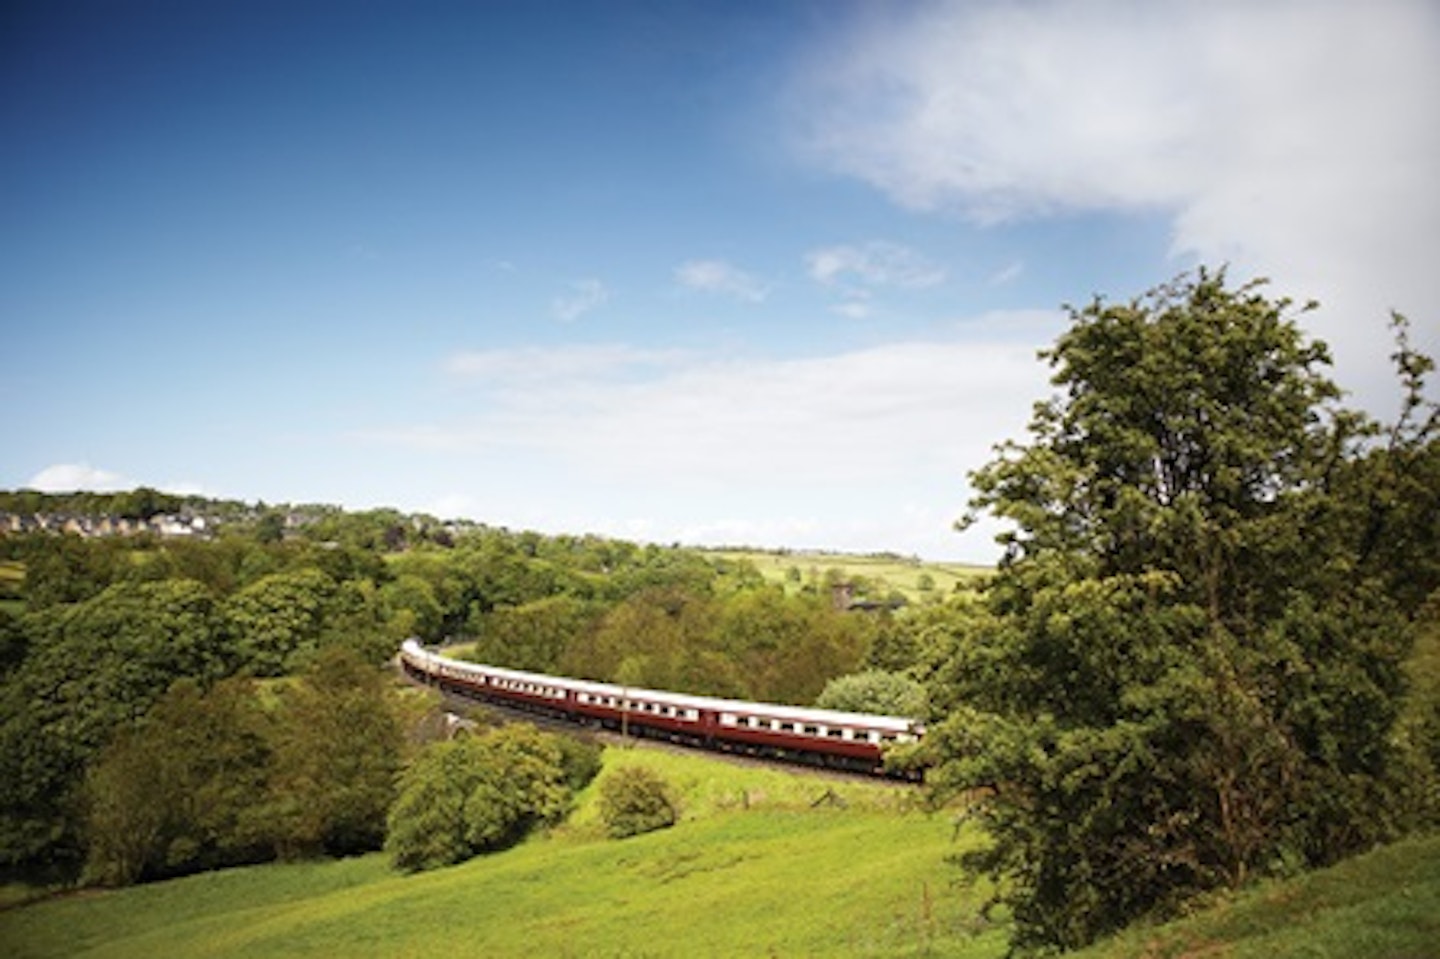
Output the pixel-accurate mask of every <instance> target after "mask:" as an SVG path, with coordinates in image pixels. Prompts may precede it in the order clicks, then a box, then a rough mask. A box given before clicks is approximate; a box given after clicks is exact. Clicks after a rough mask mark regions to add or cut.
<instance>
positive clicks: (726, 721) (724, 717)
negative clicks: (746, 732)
mask: <svg viewBox="0 0 1440 959" xmlns="http://www.w3.org/2000/svg"><path fill="white" fill-rule="evenodd" d="M737 723H738V720H737V719H736V717H735V714H734V713H721V714H720V725H722V726H734V725H736V724H737Z"/></svg>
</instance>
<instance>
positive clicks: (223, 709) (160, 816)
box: [85, 679, 273, 885]
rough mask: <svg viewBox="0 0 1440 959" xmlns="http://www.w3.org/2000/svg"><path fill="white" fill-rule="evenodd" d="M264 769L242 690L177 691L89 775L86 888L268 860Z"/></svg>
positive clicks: (257, 728)
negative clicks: (87, 880) (87, 886)
mask: <svg viewBox="0 0 1440 959" xmlns="http://www.w3.org/2000/svg"><path fill="white" fill-rule="evenodd" d="M270 768H271V751H270V744H269V741H268V737H267V728H266V718H265V716H264V713H263V712H262V711H261V709H260V706H259V704H258V702H257V700H256V698H255V695H254V691H253V689H252V688H251V684H250V683H249V681H247V680H238V679H236V680H227V681H225V682H222V683H219V684H217V685H215V686H214V687H212V688H211V689H210V690H208V691H202V690H201V688H200V686H199V685H198V684H196V683H195V682H194V681H193V680H188V679H182V680H180V681H178V682H177V683H176V684H175V685H174V686H172V687H171V688H170V690H169V692H167V693H166V695H165V697H164V698H162V699H161V700H160V702H158V703H156V705H155V707H154V708H153V709H152V710H151V711H150V712H149V713H148V714H147V715H146V717H145V719H144V720H143V721H142V722H141V723H140V724H139V725H137V726H135V727H132V728H129V729H126V730H123V731H122V732H121V733H120V734H119V735H117V736H116V737H115V739H113V740H112V741H111V743H110V744H109V745H108V746H107V747H106V748H105V750H104V751H103V752H102V753H101V754H100V756H99V757H98V759H97V760H96V762H95V763H94V764H92V765H91V766H90V769H89V773H88V776H87V780H86V799H87V806H88V813H87V817H86V834H87V861H86V869H85V872H86V876H87V878H88V879H90V880H91V881H94V882H101V883H106V884H110V885H125V884H128V883H131V882H135V881H136V880H139V879H142V878H152V877H157V876H165V875H175V874H179V873H185V872H192V871H195V870H198V869H210V868H216V867H219V866H227V865H236V864H239V863H245V862H256V861H260V860H263V859H267V858H270V857H271V856H272V855H273V853H272V851H271V848H272V847H271V845H270V842H269V825H268V816H267V815H266V812H265V805H266V802H265V800H266V789H267V780H268V777H269V774H270Z"/></svg>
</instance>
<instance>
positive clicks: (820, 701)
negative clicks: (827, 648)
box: [815, 669, 925, 716]
mask: <svg viewBox="0 0 1440 959" xmlns="http://www.w3.org/2000/svg"><path fill="white" fill-rule="evenodd" d="M815 705H816V706H819V707H820V708H821V709H838V710H841V711H843V712H851V713H878V714H880V715H883V716H922V715H924V714H925V687H924V686H922V685H920V684H919V683H917V682H916V681H915V680H913V679H911V678H909V677H908V676H904V675H902V674H900V673H889V672H886V671H885V670H883V669H867V670H865V671H864V672H862V673H849V674H847V675H845V676H837V677H835V678H834V679H832V680H830V682H828V683H826V684H825V689H824V690H823V691H822V692H821V693H820V695H819V697H818V698H816V700H815Z"/></svg>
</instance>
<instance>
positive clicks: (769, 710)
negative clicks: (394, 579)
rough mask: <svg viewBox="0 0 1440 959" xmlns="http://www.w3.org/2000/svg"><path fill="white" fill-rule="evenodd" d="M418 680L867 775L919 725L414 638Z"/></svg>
mask: <svg viewBox="0 0 1440 959" xmlns="http://www.w3.org/2000/svg"><path fill="white" fill-rule="evenodd" d="M399 658H400V665H401V667H402V668H403V669H404V670H405V672H406V673H407V674H408V675H409V676H410V677H411V678H412V679H414V680H416V681H418V682H422V683H425V684H427V685H432V686H436V687H438V688H439V689H441V690H442V691H444V692H447V693H450V694H453V695H457V696H462V697H465V698H468V699H472V700H476V701H480V702H490V703H496V704H498V705H501V706H506V707H510V708H515V709H520V710H524V711H526V712H529V713H533V714H538V715H542V716H547V717H551V718H556V719H564V720H569V721H571V722H576V723H580V724H584V725H588V726H590V727H592V728H598V729H609V730H614V731H618V732H620V733H622V734H624V735H634V736H644V737H648V738H656V739H663V740H668V741H670V742H674V743H679V744H681V745H685V746H693V747H697V748H703V749H712V750H719V751H723V752H733V753H741V754H746V755H752V756H760V757H765V758H770V759H778V760H782V761H786V762H794V763H804V764H808V765H814V766H822V767H827V768H832V769H841V770H847V771H850V772H860V773H867V774H873V775H881V776H885V775H899V776H902V777H903V776H905V774H904V773H897V772H895V771H893V770H890V769H887V767H886V764H885V754H886V752H887V751H889V750H890V749H893V748H894V747H896V746H901V745H906V744H911V743H915V742H918V741H919V739H920V738H921V737H922V736H923V735H924V727H923V725H922V724H921V723H920V722H919V721H917V720H914V719H910V718H908V717H903V716H879V715H873V714H870V713H851V712H841V711H838V710H832V709H814V708H808V707H802V706H782V705H780V704H778V703H755V702H746V701H744V700H737V699H718V698H715V697H711V696H694V695H689V694H686V693H672V692H665V691H663V690H658V689H644V688H641V687H636V686H626V685H621V684H617V683H601V682H593V681H590V680H584V679H569V678H566V677H563V676H550V675H546V674H544V673H531V672H525V671H522V670H516V669H506V668H503V667H500V666H487V665H484V664H482V663H472V662H467V661H464V660H459V659H452V658H450V657H448V656H443V655H441V654H440V653H437V652H432V651H430V650H427V649H425V648H424V647H423V646H422V645H421V644H420V642H419V641H418V640H416V639H409V640H406V641H405V642H404V643H403V644H402V646H401V648H400V657H399Z"/></svg>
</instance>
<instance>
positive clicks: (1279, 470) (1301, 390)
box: [923, 271, 1440, 949]
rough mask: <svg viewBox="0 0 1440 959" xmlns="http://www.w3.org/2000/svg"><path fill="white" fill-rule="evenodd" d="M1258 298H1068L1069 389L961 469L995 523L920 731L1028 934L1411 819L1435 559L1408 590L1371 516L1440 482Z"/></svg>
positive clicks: (1040, 940) (1060, 377)
mask: <svg viewBox="0 0 1440 959" xmlns="http://www.w3.org/2000/svg"><path fill="white" fill-rule="evenodd" d="M1257 290H1258V288H1257V285H1256V284H1250V285H1246V286H1242V287H1240V288H1238V289H1230V288H1228V287H1227V286H1226V283H1225V276H1224V274H1223V272H1222V273H1219V274H1211V273H1208V272H1205V271H1201V272H1200V273H1199V274H1198V275H1196V276H1191V277H1182V278H1180V279H1178V280H1176V281H1174V282H1172V283H1171V284H1169V285H1167V286H1165V287H1162V288H1160V289H1157V290H1155V291H1152V292H1151V293H1149V294H1147V295H1146V296H1144V297H1142V298H1140V299H1138V300H1135V301H1132V302H1130V303H1128V304H1107V303H1105V302H1103V301H1100V300H1096V301H1095V302H1093V303H1092V304H1090V305H1089V306H1087V307H1085V308H1083V309H1079V310H1071V320H1072V326H1071V328H1070V330H1069V331H1068V332H1067V333H1065V334H1064V335H1063V336H1062V337H1061V338H1060V339H1059V341H1058V342H1057V344H1056V346H1055V348H1054V349H1053V350H1051V351H1050V352H1049V353H1048V354H1046V356H1047V357H1048V359H1049V360H1050V362H1051V364H1052V365H1053V366H1054V367H1055V368H1056V373H1055V375H1054V378H1053V382H1054V384H1055V385H1056V386H1057V387H1059V388H1060V390H1061V393H1060V394H1059V395H1058V396H1057V397H1056V398H1055V399H1052V400H1051V401H1049V402H1047V403H1044V404H1040V405H1039V406H1037V408H1036V414H1035V418H1034V420H1033V421H1032V423H1031V427H1030V430H1031V435H1032V442H1031V443H1030V444H1029V445H1020V444H1015V443H1010V444H1007V445H1006V446H1004V447H1002V450H1001V455H1000V457H999V458H998V459H997V460H995V461H994V462H992V463H991V464H989V465H988V466H986V467H984V468H983V469H981V470H980V471H978V472H977V473H976V474H975V475H974V477H973V480H974V485H975V488H976V489H977V490H978V491H979V495H978V496H977V499H976V501H975V504H974V505H975V507H977V508H988V509H989V510H991V511H992V512H994V513H995V514H997V515H999V516H1000V517H1002V518H1004V519H1006V520H1009V521H1010V523H1011V524H1012V525H1013V527H1014V531H1013V532H1011V533H1008V534H1005V535H1004V536H1003V537H1002V542H1004V543H1005V544H1006V547H1007V554H1006V559H1005V561H1004V563H1003V564H1002V566H1001V568H1000V570H999V572H998V574H997V576H996V577H995V579H994V581H993V583H992V584H991V586H990V588H989V591H988V595H987V597H986V603H987V607H988V608H987V609H986V610H985V611H984V612H983V614H980V615H971V616H969V617H968V618H967V619H964V620H961V621H957V623H956V624H955V629H954V632H955V636H954V638H953V639H952V641H951V642H949V643H944V642H940V643H934V642H927V643H925V645H926V647H927V648H928V649H929V651H930V654H931V662H930V663H929V664H927V665H926V666H925V667H924V670H923V671H924V672H925V673H926V674H927V675H928V677H929V680H930V692H931V698H932V704H933V706H934V708H935V718H936V721H935V722H934V723H932V725H931V727H930V732H929V736H928V737H927V742H926V746H925V749H926V750H927V751H928V752H929V753H930V756H931V758H932V759H933V760H934V761H935V763H936V766H935V768H934V770H933V772H932V774H931V777H930V781H931V783H932V785H933V786H934V787H935V788H936V789H937V790H939V791H941V792H942V793H948V792H951V791H960V790H976V789H979V790H982V793H981V795H983V796H984V797H985V798H984V800H983V802H982V804H981V816H982V818H983V819H984V821H985V822H986V824H987V826H988V828H989V830H990V832H991V834H992V836H993V837H994V845H993V846H991V847H990V848H989V849H987V850H985V851H983V852H981V853H979V854H977V855H975V856H973V857H972V858H971V860H970V861H971V863H972V865H976V866H979V867H981V868H984V869H986V870H988V871H990V872H992V873H994V874H995V875H997V876H1000V877H1004V879H1005V883H1006V884H1005V886H1004V887H1003V888H1004V892H1003V894H1002V898H1003V899H1004V900H1005V901H1006V902H1007V903H1008V904H1009V905H1010V906H1011V907H1012V909H1013V911H1014V916H1015V920H1016V935H1015V944H1016V945H1017V946H1018V947H1020V948H1022V949H1027V948H1036V949H1041V948H1054V947H1061V948H1073V947H1076V946H1078V945H1082V944H1084V943H1086V942H1089V941H1091V940H1092V939H1094V938H1095V937H1097V936H1100V935H1104V934H1107V933H1109V932H1111V931H1113V930H1115V929H1118V928H1120V927H1122V926H1124V925H1126V924H1127V923H1129V922H1131V921H1133V920H1134V919H1136V918H1137V917H1140V916H1145V915H1151V914H1164V913H1167V912H1169V911H1172V910H1174V909H1176V908H1178V907H1179V905H1180V904H1181V903H1183V902H1185V901H1187V900H1188V899H1189V898H1190V897H1192V896H1194V895H1195V894H1197V893H1199V892H1202V891H1205V890H1209V889H1213V888H1216V887H1222V886H1235V885H1238V884H1240V883H1243V882H1244V881H1246V880H1247V878H1249V877H1251V876H1253V875H1256V874H1259V873H1264V872H1266V871H1269V870H1272V869H1275V868H1281V867H1285V866H1287V865H1288V864H1297V863H1298V864H1302V865H1314V864H1323V863H1327V862H1331V861H1334V860H1335V859H1337V858H1339V857H1341V856H1344V855H1347V854H1350V853H1352V852H1355V851H1357V850H1360V849H1363V848H1366V847H1368V846H1369V845H1371V844H1373V843H1374V842H1376V841H1378V840H1381V839H1384V838H1386V837H1389V836H1392V835H1394V834H1395V833H1396V832H1397V831H1398V830H1399V829H1400V828H1402V826H1403V821H1404V818H1405V817H1404V815H1403V814H1400V813H1399V812H1396V811H1395V810H1396V807H1397V806H1398V805H1399V804H1400V800H1401V798H1402V794H1403V791H1402V790H1400V789H1398V788H1397V782H1396V771H1397V770H1399V769H1401V768H1403V765H1404V764H1403V756H1402V754H1401V749H1400V748H1399V745H1398V743H1397V740H1396V739H1395V737H1394V736H1393V735H1392V733H1393V731H1394V729H1395V720H1396V717H1397V712H1398V706H1399V703H1400V702H1401V698H1402V693H1403V689H1404V681H1403V674H1402V671H1401V664H1402V663H1403V661H1404V660H1405V658H1406V655H1407V651H1408V648H1409V645H1410V643H1411V642H1412V640H1413V630H1412V628H1411V626H1410V623H1409V614H1410V613H1411V612H1412V611H1413V608H1414V601H1413V599H1412V598H1409V594H1412V593H1415V592H1418V591H1420V590H1423V591H1426V592H1428V591H1429V590H1431V589H1433V588H1434V586H1435V582H1434V578H1433V575H1431V573H1429V572H1426V571H1427V570H1430V569H1432V568H1433V564H1431V563H1430V559H1429V558H1427V557H1421V556H1418V555H1417V556H1416V557H1414V558H1415V560H1416V562H1415V563H1409V564H1408V565H1402V566H1401V567H1398V568H1403V569H1405V570H1407V572H1406V574H1405V579H1406V588H1407V589H1406V592H1405V593H1403V594H1402V592H1401V591H1399V590H1397V589H1396V588H1395V583H1396V580H1395V575H1394V574H1395V572H1396V570H1397V567H1395V566H1394V565H1392V564H1394V563H1402V562H1404V560H1405V557H1406V556H1408V553H1405V551H1404V550H1403V549H1402V550H1401V555H1390V556H1388V557H1387V558H1386V559H1385V560H1383V561H1380V560H1378V559H1376V556H1377V553H1376V550H1375V548H1374V547H1373V546H1370V547H1367V545H1366V543H1367V539H1368V535H1369V534H1368V533H1367V530H1369V529H1372V528H1373V527H1374V526H1375V524H1376V523H1380V524H1381V525H1382V526H1383V525H1384V524H1386V523H1391V522H1394V521H1395V520H1396V518H1397V515H1426V516H1428V515H1431V512H1430V511H1433V510H1434V509H1435V506H1436V501H1437V500H1436V498H1437V495H1440V487H1433V488H1431V489H1429V490H1421V489H1420V488H1418V487H1417V486H1415V485H1414V483H1413V481H1412V479H1406V480H1403V481H1402V480H1401V479H1400V478H1398V477H1391V476H1389V475H1388V474H1387V472H1386V471H1387V470H1388V469H1390V468H1391V467H1392V466H1393V465H1394V458H1393V457H1390V456H1388V455H1387V456H1384V457H1381V456H1378V455H1377V454H1374V453H1369V454H1367V452H1366V451H1367V448H1368V447H1367V445H1366V444H1367V442H1368V441H1369V439H1370V438H1371V437H1373V436H1374V435H1376V433H1377V431H1376V430H1375V429H1374V428H1373V427H1372V426H1370V425H1369V424H1367V423H1366V422H1365V421H1364V419H1363V417H1360V416H1359V415H1357V414H1354V413H1351V412H1348V411H1346V410H1343V409H1340V408H1338V407H1337V406H1336V405H1335V402H1334V401H1335V399H1336V398H1337V396H1338V395H1339V391H1338V390H1337V388H1336V387H1335V386H1334V385H1333V384H1332V383H1331V382H1330V381H1329V380H1328V379H1326V378H1325V377H1324V376H1323V375H1322V373H1321V372H1320V368H1321V367H1323V366H1325V365H1326V364H1327V363H1328V356H1327V353H1326V351H1325V348H1324V347H1323V346H1322V345H1320V344H1316V343H1309V342H1306V341H1305V340H1304V338H1303V337H1302V335H1301V333H1300V331H1299V329H1298V327H1297V325H1296V323H1295V321H1294V319H1293V316H1292V312H1291V310H1290V307H1289V304H1288V303H1287V302H1286V301H1283V300H1282V301H1279V302H1271V301H1269V300H1267V299H1265V298H1264V297H1263V296H1261V295H1260V294H1259V292H1258V291H1257ZM1422 365H1423V364H1422ZM1416 368H1418V367H1416ZM1418 385H1419V384H1418V383H1412V386H1414V387H1415V388H1416V389H1418ZM1421 405H1422V404H1421V403H1420V402H1419V401H1418V400H1417V401H1416V403H1415V406H1416V408H1419V407H1420V406H1421ZM1431 422H1432V424H1433V418H1432V420H1431ZM1407 443H1408V444H1409V446H1410V447H1412V448H1414V449H1415V450H1417V451H1418V450H1422V449H1423V450H1433V448H1434V437H1433V436H1431V435H1429V434H1426V435H1423V436H1422V435H1418V434H1417V435H1408V439H1407ZM1392 446H1393V444H1392ZM1421 461H1423V462H1425V463H1427V464H1428V462H1429V460H1428V459H1426V458H1425V457H1423V456H1419V455H1418V454H1417V455H1416V456H1415V457H1412V460H1411V463H1412V464H1413V463H1418V462H1421ZM1407 470H1408V467H1407ZM1406 476H1409V477H1413V474H1412V473H1410V472H1406ZM1397 488H1404V489H1406V490H1407V491H1408V493H1410V494H1411V495H1412V501H1410V502H1407V503H1406V504H1405V505H1404V506H1403V507H1401V506H1399V504H1398V503H1396V502H1394V500H1393V498H1389V497H1387V495H1386V491H1387V490H1393V489H1397ZM1387 503H1388V504H1389V505H1388V506H1387V505H1386V504H1387ZM1397 511H1398V513H1397ZM1388 542H1389V545H1390V546H1395V545H1396V544H1395V542H1394V541H1393V540H1390V541H1388ZM1417 542H1419V543H1421V544H1422V545H1423V544H1428V543H1429V540H1423V539H1422V540H1417ZM1424 548H1428V545H1425V546H1424ZM1427 564H1428V565H1427ZM1417 572H1418V573H1419V574H1420V575H1419V578H1418V580H1417V579H1415V578H1414V577H1415V576H1416V574H1417Z"/></svg>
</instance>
